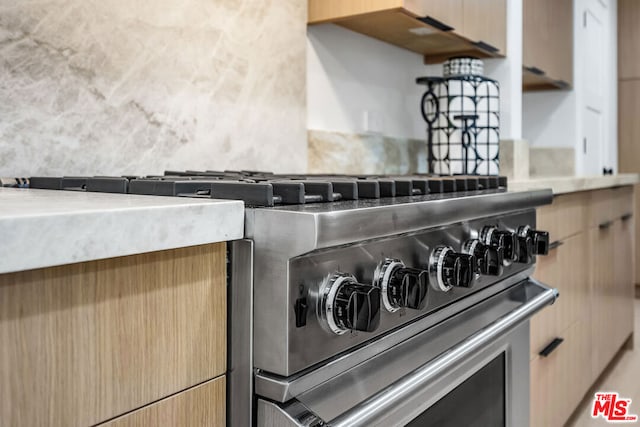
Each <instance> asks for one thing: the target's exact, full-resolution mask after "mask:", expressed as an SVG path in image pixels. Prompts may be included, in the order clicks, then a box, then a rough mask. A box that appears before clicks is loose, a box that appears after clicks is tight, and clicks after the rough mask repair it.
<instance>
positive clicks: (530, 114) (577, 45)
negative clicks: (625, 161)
mask: <svg viewBox="0 0 640 427" xmlns="http://www.w3.org/2000/svg"><path fill="white" fill-rule="evenodd" d="M586 7H591V8H592V9H596V10H597V9H599V10H600V13H601V17H602V18H603V25H604V32H605V40H604V41H603V44H604V46H605V47H606V49H604V51H601V50H598V49H593V47H592V46H589V45H588V43H587V41H586V38H585V37H584V29H583V14H584V10H585V8H586ZM585 55H596V56H597V58H596V59H597V60H599V61H602V63H603V64H604V67H603V76H602V77H603V78H602V81H603V83H602V84H604V85H605V87H604V90H603V92H602V93H603V98H604V100H605V101H604V102H605V104H604V111H603V127H604V133H603V139H602V141H601V143H602V147H601V148H602V154H601V156H602V162H603V165H605V166H607V167H613V169H614V171H617V164H618V160H617V159H618V154H617V152H618V148H617V147H618V135H617V104H618V89H617V75H618V72H617V1H616V0H574V52H573V64H574V76H573V90H571V91H549V92H533V93H526V94H524V97H523V137H524V138H525V139H527V140H528V141H529V143H530V144H531V145H532V146H537V147H573V148H574V149H575V165H576V174H577V175H583V174H585V164H584V156H583V151H582V150H583V145H582V144H583V130H582V129H583V125H584V122H583V104H584V92H585V85H586V84H590V82H588V81H586V79H585V70H584V67H583V66H582V64H583V63H584V57H585Z"/></svg>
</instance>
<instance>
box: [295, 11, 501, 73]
mask: <svg viewBox="0 0 640 427" xmlns="http://www.w3.org/2000/svg"><path fill="white" fill-rule="evenodd" d="M308 5H309V8H308V23H309V24H310V25H313V24H320V23H327V22H331V23H335V24H337V25H340V26H343V27H345V28H348V29H350V30H352V31H356V32H358V33H361V34H365V35H367V36H370V37H373V38H376V39H378V40H382V41H385V42H388V43H391V44H394V45H396V46H399V47H402V48H405V49H408V50H411V51H413V52H417V53H420V54H423V55H424V56H425V61H426V62H428V63H436V62H442V61H443V60H445V59H447V58H449V57H451V56H460V55H473V56H478V57H500V56H504V55H505V53H506V7H507V5H506V0H395V1H394V0H380V1H373V0H371V1H367V0H309V2H308Z"/></svg>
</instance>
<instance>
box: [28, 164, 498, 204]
mask: <svg viewBox="0 0 640 427" xmlns="http://www.w3.org/2000/svg"><path fill="white" fill-rule="evenodd" d="M29 186H30V187H31V188H40V189H50V190H75V191H91V192H105V193H122V194H127V193H128V194H140V195H154V196H181V197H200V198H216V199H232V200H242V201H244V202H245V204H246V205H247V206H251V207H273V206H282V205H304V204H311V203H329V202H338V201H347V200H351V201H353V200H377V199H392V198H401V197H415V196H427V195H430V194H445V193H447V194H455V195H456V197H457V196H462V195H464V193H468V192H474V193H477V192H478V191H493V192H495V191H505V190H506V187H507V179H506V177H502V176H448V177H440V176H432V175H276V174H273V173H270V172H256V171H224V172H217V171H166V172H165V173H164V175H150V176H144V177H139V176H120V177H110V176H95V177H32V178H30V184H29Z"/></svg>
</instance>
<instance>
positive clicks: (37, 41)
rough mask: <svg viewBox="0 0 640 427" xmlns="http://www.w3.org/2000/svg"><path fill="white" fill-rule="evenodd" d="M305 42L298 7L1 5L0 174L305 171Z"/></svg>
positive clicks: (92, 1) (174, 2)
mask: <svg viewBox="0 0 640 427" xmlns="http://www.w3.org/2000/svg"><path fill="white" fill-rule="evenodd" d="M283 28H285V29H286V31H283ZM305 45H306V2H304V1H299V0H232V1H230V0H216V1H209V0H154V1H149V0H146V1H125V0H102V1H98V0H33V1H14V0H0V52H1V54H0V175H4V176H29V175H43V174H47V175H55V174H69V175H81V174H131V173H158V172H161V171H162V170H164V169H186V168H189V169H240V168H257V169H262V170H274V171H293V172H304V171H305V170H306V168H307V152H306V148H307V144H306V100H305V97H306V95H305V93H306V91H305V85H306V82H305V79H306V78H305V74H306V71H305V67H306V62H305Z"/></svg>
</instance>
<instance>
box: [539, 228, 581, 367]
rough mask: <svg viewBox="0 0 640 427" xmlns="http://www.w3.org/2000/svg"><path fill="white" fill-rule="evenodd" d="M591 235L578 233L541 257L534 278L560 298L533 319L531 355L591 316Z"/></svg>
mask: <svg viewBox="0 0 640 427" xmlns="http://www.w3.org/2000/svg"><path fill="white" fill-rule="evenodd" d="M588 243H589V241H588V235H587V233H579V234H576V235H574V236H572V237H569V238H566V239H564V240H562V241H561V245H560V246H558V247H556V248H555V249H552V250H550V251H549V255H547V256H542V257H538V259H537V260H536V271H535V275H534V277H535V278H536V279H538V280H540V281H541V282H543V283H546V284H548V285H549V286H552V287H554V288H557V289H558V290H559V291H560V298H558V300H557V301H556V302H555V303H554V304H553V305H552V306H550V307H547V308H545V309H544V310H542V311H541V312H540V313H538V314H537V315H536V316H534V317H533V319H532V320H531V358H532V359H533V358H534V357H535V356H536V355H537V354H538V353H539V352H540V351H541V350H542V349H543V348H544V347H545V346H546V345H548V344H549V343H550V342H551V341H552V340H553V339H554V338H555V337H557V336H558V334H559V333H560V332H562V331H564V330H566V329H567V328H568V327H569V326H571V325H572V324H573V323H575V322H576V321H577V320H579V319H583V318H585V317H586V316H587V315H588V309H589V292H590V289H589V275H588V271H589V266H588V263H587V260H588V256H589V252H588Z"/></svg>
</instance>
